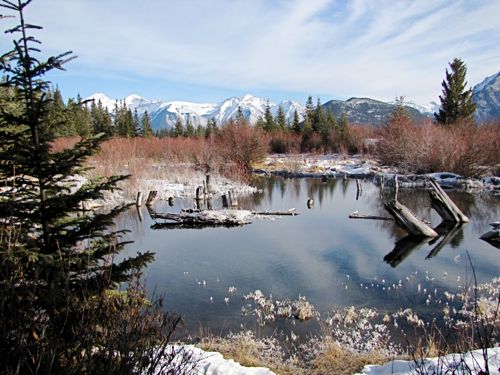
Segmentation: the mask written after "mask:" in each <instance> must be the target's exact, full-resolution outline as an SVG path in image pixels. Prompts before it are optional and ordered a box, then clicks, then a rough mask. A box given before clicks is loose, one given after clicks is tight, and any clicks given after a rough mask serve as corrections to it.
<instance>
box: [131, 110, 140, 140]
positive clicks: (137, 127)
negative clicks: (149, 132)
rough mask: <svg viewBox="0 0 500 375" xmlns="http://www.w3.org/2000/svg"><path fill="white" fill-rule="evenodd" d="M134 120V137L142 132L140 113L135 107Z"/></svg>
mask: <svg viewBox="0 0 500 375" xmlns="http://www.w3.org/2000/svg"><path fill="white" fill-rule="evenodd" d="M132 121H133V124H134V129H133V135H132V136H133V137H135V136H138V135H140V134H141V133H142V128H141V120H140V119H139V114H138V113H137V108H134V114H133V116H132Z"/></svg>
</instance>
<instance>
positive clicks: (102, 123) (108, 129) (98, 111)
mask: <svg viewBox="0 0 500 375" xmlns="http://www.w3.org/2000/svg"><path fill="white" fill-rule="evenodd" d="M90 117H91V118H92V129H93V131H92V133H93V134H99V133H104V134H105V135H106V136H111V135H113V134H115V128H114V126H113V120H112V119H111V115H110V114H109V112H108V111H107V110H106V108H104V106H103V105H102V102H101V100H98V101H97V104H96V103H95V102H94V101H93V102H92V104H91V106H90Z"/></svg>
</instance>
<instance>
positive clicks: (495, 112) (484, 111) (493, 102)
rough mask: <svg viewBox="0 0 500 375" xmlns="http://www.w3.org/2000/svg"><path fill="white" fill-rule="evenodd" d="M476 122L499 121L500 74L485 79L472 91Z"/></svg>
mask: <svg viewBox="0 0 500 375" xmlns="http://www.w3.org/2000/svg"><path fill="white" fill-rule="evenodd" d="M472 100H474V102H475V103H476V113H475V118H476V121H478V122H485V121H492V120H498V119H500V72H498V73H496V74H493V75H492V76H489V77H486V78H485V79H484V80H483V81H482V82H481V83H479V84H477V85H476V86H474V88H473V89H472Z"/></svg>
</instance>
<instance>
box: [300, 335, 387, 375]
mask: <svg viewBox="0 0 500 375" xmlns="http://www.w3.org/2000/svg"><path fill="white" fill-rule="evenodd" d="M391 359H392V358H388V357H387V356H385V355H383V354H380V353H377V352H372V353H356V352H352V351H349V350H346V349H343V348H341V347H340V346H339V345H337V344H335V343H334V342H332V341H329V342H327V348H326V349H325V350H324V351H323V352H322V353H321V354H320V355H319V356H318V357H317V358H316V359H315V360H314V361H313V363H312V368H311V369H310V372H309V373H310V374H314V375H326V374H338V375H343V374H345V375H350V374H354V373H357V372H360V371H361V370H362V369H363V367H364V366H366V365H369V364H372V365H377V364H383V363H386V362H388V361H389V360H391Z"/></svg>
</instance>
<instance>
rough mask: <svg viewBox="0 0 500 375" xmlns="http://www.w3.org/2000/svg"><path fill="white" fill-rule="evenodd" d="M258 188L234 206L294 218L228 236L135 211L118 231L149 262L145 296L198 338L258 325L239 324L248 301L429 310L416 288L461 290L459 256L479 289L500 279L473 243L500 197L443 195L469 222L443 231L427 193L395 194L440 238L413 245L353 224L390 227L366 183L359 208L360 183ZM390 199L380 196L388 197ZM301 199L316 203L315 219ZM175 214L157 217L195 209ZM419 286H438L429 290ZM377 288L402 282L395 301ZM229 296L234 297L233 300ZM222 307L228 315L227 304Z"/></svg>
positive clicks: (499, 212) (493, 216)
mask: <svg viewBox="0 0 500 375" xmlns="http://www.w3.org/2000/svg"><path fill="white" fill-rule="evenodd" d="M254 184H255V186H256V187H258V188H259V189H261V192H260V193H256V194H254V195H252V196H247V197H244V196H240V197H238V201H239V203H240V207H241V208H242V209H249V210H256V211H286V210H288V209H290V208H296V210H297V211H298V212H299V214H300V215H299V216H294V217H280V218H276V219H273V220H271V219H270V218H266V219H260V220H254V221H253V223H252V224H251V225H247V226H244V227H237V228H231V229H226V228H206V229H202V230H196V231H194V230H189V229H179V230H177V229H176V230H151V229H150V227H151V226H152V225H153V224H155V222H154V220H152V218H151V217H150V216H149V215H148V214H147V212H146V210H145V208H144V207H142V208H139V210H137V209H136V208H133V209H131V210H129V211H128V212H127V213H125V214H124V215H122V216H120V217H119V219H118V221H117V229H123V228H126V229H131V230H132V234H133V237H132V238H131V239H133V240H135V243H134V244H132V245H128V246H127V248H126V251H127V252H128V254H132V253H135V252H137V251H144V250H152V251H154V252H155V253H156V259H155V261H154V262H153V263H151V264H150V265H149V266H148V268H147V269H146V270H145V276H146V281H147V285H148V286H149V287H150V288H151V290H155V291H156V293H158V294H161V295H162V294H165V295H166V301H167V307H168V308H169V309H171V310H175V311H177V312H178V313H180V314H182V315H183V316H184V317H185V319H186V321H187V324H188V326H189V327H190V328H192V329H193V330H196V329H197V328H198V326H199V325H204V326H208V327H210V328H211V329H213V330H214V331H217V332H218V330H223V329H226V330H227V329H232V328H239V327H240V324H245V325H248V324H250V322H251V321H252V319H253V318H252V317H251V316H250V317H241V314H240V312H241V307H242V306H243V305H244V304H245V301H244V300H243V298H242V297H243V294H246V293H249V292H252V291H254V290H255V289H261V290H262V291H263V292H264V293H265V294H266V295H269V294H272V295H273V296H274V297H275V298H277V299H282V298H292V299H295V298H297V297H298V296H299V294H300V295H305V296H306V297H307V299H308V300H309V301H310V302H311V303H312V304H313V305H315V306H316V307H317V309H318V310H319V311H323V312H324V311H327V310H328V309H329V308H330V307H332V306H334V305H336V306H339V307H343V306H349V305H355V306H361V305H370V306H373V307H379V308H381V309H383V310H384V311H385V310H394V309H397V308H399V307H400V306H401V303H407V304H410V305H416V304H419V303H424V306H425V298H423V297H422V296H421V295H420V294H419V292H418V291H417V287H416V285H417V284H422V285H423V284H424V283H425V282H427V283H431V284H432V285H431V286H428V289H429V290H430V289H431V288H432V290H435V289H436V290H437V291H438V292H437V293H438V294H439V293H442V292H443V291H444V290H457V288H458V285H457V284H458V283H457V278H458V277H459V276H461V275H463V274H464V272H465V268H466V265H465V261H464V259H466V258H467V256H466V254H465V250H469V252H470V255H471V258H472V260H473V262H474V265H475V269H476V271H477V273H478V276H479V278H480V280H479V282H482V281H486V280H489V279H491V278H493V277H496V276H499V275H498V264H499V263H500V252H499V251H497V250H496V249H495V248H493V247H492V246H490V245H489V244H488V243H486V242H484V241H481V240H480V239H479V236H481V235H482V234H483V233H485V232H487V231H488V230H489V229H490V228H489V225H488V223H490V222H492V221H495V220H497V219H498V217H499V216H500V204H499V198H498V197H494V198H492V197H491V196H483V195H475V196H472V195H470V194H465V193H450V197H451V198H452V199H453V200H454V201H455V203H457V205H458V206H459V207H460V208H461V209H463V210H464V213H465V214H466V215H467V216H468V217H469V218H470V219H471V222H470V223H468V224H467V225H464V226H460V227H455V226H453V227H448V226H445V225H444V224H440V222H441V219H440V218H439V216H437V214H436V213H435V212H434V211H433V210H431V209H430V200H429V197H428V195H429V194H428V192H426V191H415V190H405V189H400V190H399V193H398V199H399V200H400V201H401V202H402V203H403V204H404V205H406V206H407V207H409V208H410V209H412V211H414V212H415V213H416V214H417V215H418V216H419V217H421V218H424V219H426V220H428V221H430V222H431V226H433V227H436V230H437V231H438V233H439V234H440V237H439V238H437V239H435V240H431V239H415V238H408V237H407V234H406V233H405V232H404V231H403V230H401V229H400V228H398V227H397V226H396V225H395V223H394V222H391V221H380V220H353V219H349V214H350V213H352V212H354V211H358V212H359V213H362V214H367V215H378V216H387V213H386V211H385V209H384V207H383V200H382V199H381V198H380V189H379V187H378V186H376V185H374V184H371V183H370V182H369V181H363V182H362V187H363V193H362V195H361V196H360V197H358V200H356V193H357V187H356V181H355V180H351V179H347V180H345V181H344V180H342V179H338V180H336V179H328V180H326V181H324V180H321V179H286V178H266V177H258V178H256V179H255V182H254ZM391 193H392V192H391V190H390V189H386V191H385V192H384V195H387V196H390V194H391ZM308 198H312V199H313V200H314V202H315V205H314V207H313V208H312V209H310V210H309V209H307V205H306V202H307V200H308ZM172 203H173V205H169V204H168V202H161V201H159V202H156V203H155V206H154V209H155V211H157V212H173V213H179V211H180V210H181V209H183V208H195V207H196V202H195V201H194V200H193V199H185V200H182V199H176V200H175V201H174V202H172ZM209 205H210V206H211V207H212V208H214V209H220V208H221V207H222V202H221V198H220V197H213V199H212V201H211V202H208V201H200V208H202V209H203V208H206V207H209ZM129 239H130V238H129ZM389 250H390V251H389ZM128 254H127V253H126V254H124V255H125V256H127V255H128ZM444 274H446V275H447V277H446V278H445V277H444V276H443V275H444ZM426 276H429V280H433V281H426ZM376 280H378V281H376ZM380 280H384V281H385V283H386V284H392V283H396V284H398V282H399V281H400V280H409V281H407V282H404V283H403V287H402V288H401V289H398V291H397V292H393V291H388V290H387V289H385V290H383V288H382V286H381V285H380ZM203 281H205V282H206V283H205V285H203ZM361 285H362V286H361ZM230 286H235V287H236V288H237V289H238V292H237V293H236V294H234V295H228V288H229V287H230ZM210 297H212V299H210ZM226 297H229V298H230V302H229V304H226V303H224V298H226ZM407 307H414V306H407Z"/></svg>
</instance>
